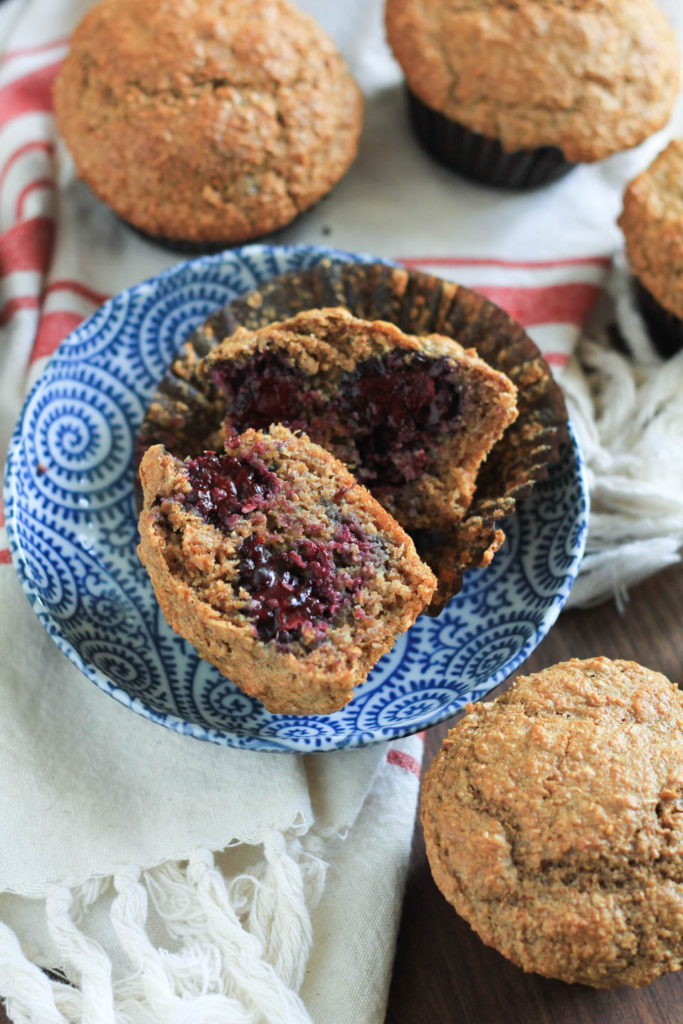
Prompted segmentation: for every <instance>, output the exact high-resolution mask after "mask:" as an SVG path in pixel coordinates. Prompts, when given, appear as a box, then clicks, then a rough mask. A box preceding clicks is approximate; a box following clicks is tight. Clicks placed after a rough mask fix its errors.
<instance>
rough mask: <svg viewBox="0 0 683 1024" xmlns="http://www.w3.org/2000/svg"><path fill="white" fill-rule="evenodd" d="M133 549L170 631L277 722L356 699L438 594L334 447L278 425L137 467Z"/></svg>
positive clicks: (150, 456)
mask: <svg viewBox="0 0 683 1024" xmlns="http://www.w3.org/2000/svg"><path fill="white" fill-rule="evenodd" d="M140 477H141V480H142V486H143V492H144V505H143V508H142V511H141V513H140V519H139V530H140V546H139V548H138V553H139V555H140V558H141V560H142V562H143V563H144V565H145V566H146V567H147V571H148V572H149V575H150V579H151V581H152V584H153V586H154V592H155V594H156V597H157V600H158V602H159V605H160V606H161V610H162V611H163V613H164V615H165V617H166V619H167V621H168V623H169V625H170V626H171V627H172V628H173V629H174V630H175V631H176V632H177V633H180V635H181V636H183V637H185V639H186V640H189V641H190V643H192V644H193V645H194V646H195V647H196V649H197V651H198V652H199V654H200V655H201V656H202V657H203V658H205V659H206V660H207V661H209V662H211V664H213V665H215V666H216V667H217V668H218V669H219V670H220V671H221V672H222V673H223V674H224V675H225V676H227V677H228V678H229V679H231V680H232V681H233V682H234V683H235V684H236V685H237V686H239V687H240V689H242V690H243V691H244V692H245V693H248V694H250V695H251V696H253V697H256V698H258V699H259V700H260V701H262V702H263V703H264V704H265V706H266V708H267V709H268V710H269V711H272V712H276V713H280V714H293V715H311V714H328V713H330V712H332V711H336V710H338V709H339V708H341V707H343V706H344V705H345V704H347V703H348V702H349V701H350V700H351V697H352V696H353V687H354V686H357V685H359V684H360V683H362V682H364V681H365V679H366V677H367V675H368V673H369V671H370V669H371V668H372V667H373V665H374V664H375V663H376V662H377V661H378V660H379V658H380V657H381V656H382V655H383V654H384V653H385V652H386V651H388V650H390V649H391V647H393V645H394V643H395V641H396V639H397V638H398V636H399V634H401V633H403V632H404V631H405V630H406V629H408V628H409V626H411V625H412V624H413V622H414V621H415V619H416V618H417V616H418V615H419V613H420V612H421V611H422V609H423V607H424V606H425V604H427V603H428V602H429V599H430V597H431V595H432V592H433V591H434V588H435V586H436V580H435V579H434V577H433V575H432V573H431V571H430V570H429V569H428V568H427V566H425V565H424V564H423V563H422V562H421V561H420V559H419V558H418V556H417V554H416V553H415V548H414V546H413V543H412V541H411V540H410V538H409V537H408V536H407V534H405V533H404V532H403V530H402V529H401V528H400V526H399V525H398V524H397V523H396V522H395V521H394V520H393V519H392V518H391V516H389V515H388V514H387V513H386V512H385V511H384V509H383V508H382V507H381V506H380V505H378V504H377V502H376V501H375V500H374V498H372V496H371V495H370V494H369V493H368V492H367V491H366V490H365V488H364V487H362V486H360V485H359V484H358V483H357V482H356V481H355V480H354V479H353V477H352V476H351V474H350V473H349V472H348V471H347V470H346V469H345V467H344V466H343V465H342V464H341V463H340V462H338V461H337V460H336V459H335V458H333V457H332V456H331V455H330V454H329V453H328V452H326V451H324V450H323V449H322V448H320V447H318V445H315V444H313V443H312V442H311V441H310V440H309V439H308V438H307V437H306V436H305V435H302V436H297V435H295V434H293V433H292V432H291V431H289V430H287V429H286V428H285V427H282V426H275V427H273V428H272V429H271V430H270V432H269V433H262V432H259V431H253V430H248V431H246V432H245V433H244V434H242V435H241V436H240V437H237V436H233V437H231V438H229V439H228V443H227V445H226V449H225V452H224V453H222V454H217V453H214V452H205V453H204V454H202V455H201V456H198V457H197V458H195V459H187V460H185V461H184V462H181V461H180V460H178V459H176V458H174V457H173V456H172V455H170V454H169V453H168V452H167V451H165V450H164V448H163V447H162V446H161V445H156V446H154V447H152V448H150V449H148V451H147V452H146V453H145V455H144V458H143V460H142V463H141V466H140Z"/></svg>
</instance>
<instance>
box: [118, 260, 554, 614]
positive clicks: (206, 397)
mask: <svg viewBox="0 0 683 1024" xmlns="http://www.w3.org/2000/svg"><path fill="white" fill-rule="evenodd" d="M329 306H343V307H345V308H346V309H348V310H349V311H350V312H351V313H353V314H354V315H355V316H358V317H362V318H364V319H367V320H377V319H381V320H388V321H390V322H392V323H395V324H396V325H397V326H398V327H400V328H401V329H402V330H403V331H406V332H407V333H409V334H430V333H438V334H445V335H448V336H450V337H453V338H455V339H456V340H457V341H459V342H460V343H461V344H462V345H464V346H465V348H470V347H472V348H475V349H476V350H477V352H478V353H479V355H480V356H481V357H482V358H483V359H485V360H486V362H487V363H489V364H490V365H491V366H493V367H495V368H496V369H498V370H501V371H502V372H503V373H506V374H507V376H508V377H510V379H511V380H512V381H513V382H514V383H515V384H516V386H517V388H518V408H519V416H518V418H517V420H516V421H515V422H514V423H513V424H512V426H511V427H509V428H508V430H507V431H506V433H505V434H504V436H503V438H502V439H501V440H500V441H499V442H498V443H497V444H496V445H495V446H494V448H493V449H492V451H491V453H490V455H489V457H488V459H487V461H486V463H485V464H484V466H483V468H482V470H481V471H480V474H479V478H478V481H477V488H476V492H475V496H474V499H473V501H472V504H471V506H470V509H469V511H468V513H467V515H466V517H465V518H464V519H463V520H462V521H461V522H460V523H459V524H458V525H457V527H455V528H454V529H452V530H449V531H447V532H437V531H425V530H420V531H417V532H416V533H415V542H416V546H417V547H418V550H419V551H420V553H421V554H422V557H423V558H424V560H425V561H426V562H427V563H428V564H429V565H430V566H431V567H432V569H433V570H434V572H435V573H436V575H437V576H438V579H439V587H438V589H437V592H436V594H435V597H434V599H433V601H432V604H431V606H430V608H429V612H430V614H435V615H436V614H438V613H439V612H440V611H441V610H442V608H443V607H444V606H445V605H446V604H447V603H448V601H449V600H450V598H451V597H452V596H453V595H454V594H456V593H457V592H458V591H459V590H460V589H461V587H462V577H463V573H464V572H466V571H467V570H468V569H472V568H475V567H478V566H481V565H486V564H488V562H490V560H491V557H492V556H493V554H494V553H495V551H496V550H497V549H498V547H499V546H500V544H501V543H502V540H503V534H502V532H501V529H500V520H501V519H503V518H504V517H505V516H508V515H510V514H511V513H512V512H513V511H514V509H515V504H516V502H517V500H519V499H520V498H524V497H527V496H528V495H529V494H530V492H531V489H532V487H533V485H534V483H535V482H536V481H537V480H542V479H545V477H546V476H547V472H548V467H549V465H550V464H551V463H552V462H554V461H555V460H556V459H557V458H558V454H559V448H560V445H561V444H562V442H563V441H565V440H566V438H567V410H566V407H565V404H564V398H563V396H562V392H561V391H560V388H559V387H558V385H557V384H556V383H555V381H554V380H553V377H552V374H551V371H550V368H549V366H548V364H547V363H546V361H545V359H544V358H543V356H542V355H541V353H540V352H539V350H538V348H537V347H536V345H535V344H534V343H533V342H532V341H531V339H530V338H529V337H528V335H527V334H526V333H525V332H524V330H523V329H522V328H521V327H520V325H519V324H517V323H516V322H515V321H514V320H513V319H512V318H511V317H510V316H508V314H507V313H505V312H504V311H503V310H502V309H500V308H499V307H498V306H496V305H494V303H492V302H490V301H489V300H488V299H485V298H483V297H482V296H481V295H477V294H476V293H475V292H472V291H470V290H469V289H467V288H464V287H462V286H461V285H457V284H454V283H452V282H449V281H444V280H442V279H440V278H438V277H434V276H432V275H430V274H424V273H421V272H419V271H412V270H411V271H408V270H405V269H403V268H395V267H390V266H386V265H385V264H361V263H346V264H340V263H332V262H327V261H323V262H322V263H320V264H318V265H317V266H316V267H314V268H311V269H307V270H303V271H296V272H295V273H291V274H285V275H282V276H281V277H276V278H273V280H272V281H269V282H267V283H266V284H265V285H263V286H262V287H260V288H259V289H258V290H257V291H254V292H250V293H249V294H247V295H243V296H241V297H240V298H239V299H236V300H235V301H233V302H231V303H230V304H229V305H228V306H226V307H225V308H223V309H221V310H219V311H218V312H216V313H214V314H213V316H211V317H209V319H208V320H207V321H206V322H205V323H204V324H202V326H201V327H199V328H198V329H197V330H196V331H194V333H193V334H192V335H190V337H189V338H188V340H187V342H186V343H185V346H184V348H183V349H182V350H181V352H180V354H179V356H178V357H177V358H176V359H175V361H174V362H173V363H172V365H171V366H170V367H169V369H168V371H167V372H166V374H165V376H164V377H163V379H162V381H161V383H160V385H159V389H158V391H157V393H156V395H155V396H154V399H153V400H152V402H151V404H150V406H149V408H148V410H147V414H146V416H145V419H144V421H143V423H142V426H141V428H140V431H139V434H138V438H137V455H138V458H141V456H142V453H143V452H144V451H145V449H146V448H147V447H148V446H149V445H151V444H157V443H161V444H164V445H165V446H166V448H167V449H169V450H170V451H171V452H173V454H175V455H177V456H178V457H179V458H185V457H186V456H188V455H195V454H197V453H198V452H200V451H202V450H203V449H204V448H207V447H212V444H211V439H212V435H214V434H215V433H216V432H217V431H218V429H219V428H220V426H221V416H220V414H217V413H216V409H217V408H218V409H220V408H221V407H222V406H221V403H220V402H216V401H215V399H216V393H215V392H214V390H213V387H212V385H210V384H205V383H204V382H201V381H198V380H197V378H196V376H195V372H194V370H195V367H196V365H197V363H198V361H199V360H200V359H201V358H202V357H203V356H204V355H206V353H207V352H208V351H210V349H211V348H213V347H214V346H215V345H216V344H218V342H219V341H221V340H222V339H223V338H224V337H227V336H228V335H230V334H232V333H233V332H234V331H235V329H236V328H237V327H238V326H245V327H248V328H252V329H253V328H258V327H262V326H264V325H265V324H268V323H272V322H273V321H275V320H284V319H286V318H287V317H290V316H293V315H294V314H295V313H298V312H300V311H301V310H304V309H313V308H322V307H329Z"/></svg>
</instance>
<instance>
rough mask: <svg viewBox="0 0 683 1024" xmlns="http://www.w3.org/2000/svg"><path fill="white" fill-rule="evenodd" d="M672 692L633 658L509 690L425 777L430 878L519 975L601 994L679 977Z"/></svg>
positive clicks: (682, 740) (680, 712)
mask: <svg viewBox="0 0 683 1024" xmlns="http://www.w3.org/2000/svg"><path fill="white" fill-rule="evenodd" d="M682 809H683V694H682V693H681V691H680V690H679V689H678V688H677V687H676V686H675V685H674V684H673V683H671V682H669V680H668V679H666V678H665V677H664V676H662V675H660V674H659V673H657V672H652V671H650V670H648V669H646V668H643V667H642V666H640V665H637V664H635V663H634V662H631V661H610V660H609V659H608V658H591V659H588V660H586V661H578V660H575V659H573V660H572V661H568V662H565V663H563V664H559V665H554V666H553V667H552V668H548V669H546V670H545V671H542V672H538V673H535V674H534V675H530V676H526V677H522V678H519V679H517V681H516V683H515V684H514V685H513V686H512V688H511V689H510V690H508V691H507V692H506V693H504V694H503V695H502V696H501V697H499V698H497V699H496V700H495V701H493V702H492V703H490V704H478V705H477V706H476V707H474V708H472V709H471V710H470V713H469V714H467V715H466V716H465V717H464V718H462V719H461V720H460V721H459V722H458V724H457V725H456V726H455V728H453V729H452V730H451V731H450V732H449V734H448V737H447V738H446V740H445V741H444V743H443V746H442V748H441V750H440V752H439V754H438V755H437V757H436V759H435V760H434V762H433V764H432V765H431V767H430V769H429V771H428V772H427V774H426V776H425V780H424V785H423V791H422V823H423V827H424V834H425V842H426V845H427V853H428V857H429V862H430V865H431V869H432V874H433V876H434V880H435V882H436V884H437V886H438V887H439V888H440V890H441V891H442V893H443V894H444V896H445V897H446V899H448V900H449V901H450V902H451V903H452V904H453V906H454V907H455V909H456V910H457V911H458V913H459V914H461V915H462V916H463V917H464V918H465V919H466V920H467V921H468V922H469V923H470V924H471V926H472V927H473V928H474V930H475V931H476V932H477V933H478V934H479V936H480V937H481V939H482V940H483V941H484V942H485V943H487V944H488V945H491V946H493V947H495V948H496V949H497V950H498V951H499V952H501V953H502V954H503V955H504V956H506V957H508V958H509V959H510V960H512V961H513V962H514V963H516V964H518V965H519V966H520V967H522V968H524V969H525V970H527V971H536V972H538V973H540V974H544V975H546V976H548V977H553V978H559V979H562V980H563V981H568V982H580V983H582V984H585V985H592V986H595V987H597V988H610V987H615V986H619V985H645V984H647V983H648V982H650V981H652V980H653V979H655V978H656V977H658V976H659V975H660V974H663V973H664V972H666V971H675V970H679V969H680V967H681V966H682V965H683V814H682V813H681V811H682Z"/></svg>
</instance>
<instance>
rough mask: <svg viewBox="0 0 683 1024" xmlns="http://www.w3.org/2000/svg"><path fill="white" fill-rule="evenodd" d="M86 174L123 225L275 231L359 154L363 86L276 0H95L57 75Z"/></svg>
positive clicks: (208, 234)
mask: <svg viewBox="0 0 683 1024" xmlns="http://www.w3.org/2000/svg"><path fill="white" fill-rule="evenodd" d="M55 110H56V114H57V122H58V127H59V130H60V133H61V134H62V136H63V137H64V139H65V141H66V143H67V146H68V148H69V150H70V152H71V154H72V156H73V158H74V162H75V164H76V169H77V172H78V175H79V177H81V178H83V179H84V180H85V181H86V182H87V183H88V184H89V185H90V187H91V188H92V190H93V191H94V192H95V194H96V195H97V196H98V198H100V199H101V200H102V201H103V202H105V203H107V204H108V205H109V206H111V207H112V208H113V209H114V210H115V211H116V213H118V214H119V216H121V217H122V218H123V219H124V220H126V221H128V222H129V223H130V224H132V225H133V226H134V227H136V228H138V229H140V230H142V231H144V232H146V233H148V234H151V235H156V236H163V237H164V238H167V239H170V240H177V241H184V242H196V243H201V242H211V243H218V242H224V243H226V244H227V243H236V242H240V241H244V240H246V239H249V238H255V237H258V236H260V235H263V234H266V233H268V232H270V231H275V230H276V229H278V228H281V227H283V226H284V225H286V224H288V223H289V222H290V221H292V220H293V219H294V218H295V217H296V216H297V215H298V214H299V213H301V212H302V211H303V210H306V209H308V208H309V207H310V206H312V205H313V204H314V203H316V202H317V201H318V200H319V199H320V198H321V197H322V196H324V195H325V194H326V193H327V192H328V191H329V190H330V189H331V188H332V187H333V186H334V185H335V184H336V182H337V181H338V180H339V178H341V177H342V175H343V174H344V173H345V172H346V171H347V170H348V168H349V166H350V165H351V163H352V161H353V159H354V158H355V155H356V149H357V143H358V136H359V133H360V126H361V117H362V99H361V94H360V91H359V89H358V87H357V86H356V84H355V82H354V81H353V79H352V78H351V75H350V73H349V71H348V68H347V66H346V64H345V63H344V61H343V60H342V58H341V56H340V55H339V54H338V52H337V50H336V48H335V46H334V44H333V42H332V41H331V39H329V38H328V36H327V35H326V34H325V33H324V32H323V30H322V29H321V28H320V27H319V26H318V25H317V24H316V23H315V22H314V21H313V20H312V19H311V18H309V17H307V16H306V15H304V14H302V13H301V12H300V11H298V10H297V9H296V8H295V7H293V6H291V5H290V4H289V3H287V0H104V2H102V3H100V4H98V5H97V6H96V7H94V8H93V9H92V10H91V11H89V12H88V13H87V14H86V16H85V17H84V19H83V20H82V22H81V23H80V24H79V26H78V28H77V29H76V31H75V33H74V35H73V37H72V40H71V48H70V52H69V54H68V56H67V59H66V60H65V62H64V65H63V66H62V68H61V70H60V72H59V75H58V77H57V81H56V85H55Z"/></svg>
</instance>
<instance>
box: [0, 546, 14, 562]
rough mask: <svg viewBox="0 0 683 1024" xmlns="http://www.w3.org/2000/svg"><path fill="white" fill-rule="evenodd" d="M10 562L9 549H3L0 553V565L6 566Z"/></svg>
mask: <svg viewBox="0 0 683 1024" xmlns="http://www.w3.org/2000/svg"><path fill="white" fill-rule="evenodd" d="M11 561H12V556H11V555H10V553H9V548H5V550H4V551H0V565H8V564H9V563H10V562H11Z"/></svg>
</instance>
